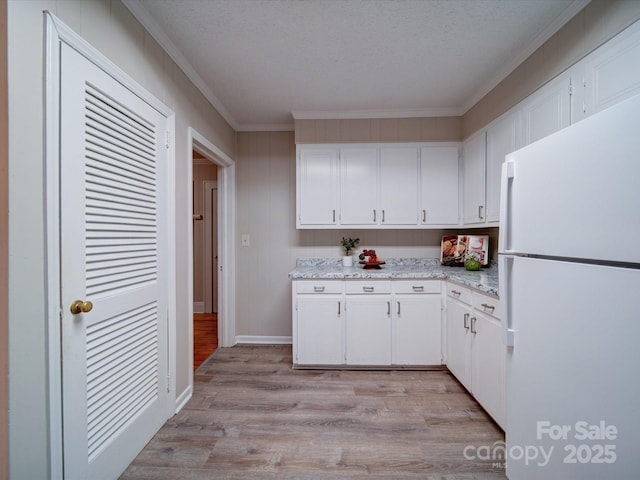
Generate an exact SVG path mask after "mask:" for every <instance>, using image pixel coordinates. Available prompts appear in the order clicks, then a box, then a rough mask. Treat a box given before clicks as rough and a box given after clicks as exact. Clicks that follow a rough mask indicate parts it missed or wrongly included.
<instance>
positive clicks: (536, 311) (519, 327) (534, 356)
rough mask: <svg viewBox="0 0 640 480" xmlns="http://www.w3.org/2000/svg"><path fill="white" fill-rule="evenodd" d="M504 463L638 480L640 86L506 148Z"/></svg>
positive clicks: (511, 469)
mask: <svg viewBox="0 0 640 480" xmlns="http://www.w3.org/2000/svg"><path fill="white" fill-rule="evenodd" d="M499 271H500V299H501V301H503V302H504V303H503V306H504V309H505V317H506V318H505V319H503V340H504V342H505V345H507V347H508V348H507V369H506V375H507V377H506V406H507V416H506V464H507V467H506V473H507V477H508V478H509V479H511V480H530V479H561V480H569V479H576V480H577V479H579V480H586V479H598V480H600V479H612V480H613V479H615V480H624V479H640V96H636V97H633V98H631V99H628V100H626V101H624V102H622V103H620V104H618V105H616V106H613V107H611V108H609V109H607V110H604V111H602V112H600V113H598V114H596V115H593V116H592V117H588V118H587V119H585V120H583V121H581V122H578V123H576V124H574V125H572V126H570V127H568V128H566V129H564V130H562V131H560V132H557V133H555V134H553V135H550V136H549V137H546V138H544V139H542V140H540V141H538V142H536V143H533V144H531V145H529V146H527V147H525V148H523V149H521V150H518V151H516V152H514V153H512V154H510V155H508V156H507V158H506V160H505V163H504V164H503V169H502V185H501V223H500V237H499Z"/></svg>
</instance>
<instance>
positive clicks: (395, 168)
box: [380, 147, 418, 225]
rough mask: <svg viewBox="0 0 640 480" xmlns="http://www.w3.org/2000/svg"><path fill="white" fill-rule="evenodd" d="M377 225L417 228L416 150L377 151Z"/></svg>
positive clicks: (399, 148)
mask: <svg viewBox="0 0 640 480" xmlns="http://www.w3.org/2000/svg"><path fill="white" fill-rule="evenodd" d="M380 223H381V224H383V225H417V223H418V149H417V148H416V147H383V148H381V149H380Z"/></svg>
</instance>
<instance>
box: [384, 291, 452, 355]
mask: <svg viewBox="0 0 640 480" xmlns="http://www.w3.org/2000/svg"><path fill="white" fill-rule="evenodd" d="M394 292H395V295H394V302H393V305H392V314H393V318H392V332H391V339H392V346H391V363H392V364H393V365H441V364H442V297H441V295H440V282H433V281H431V282H411V281H398V282H395V283H394Z"/></svg>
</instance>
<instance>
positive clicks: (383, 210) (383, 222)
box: [382, 210, 384, 223]
mask: <svg viewBox="0 0 640 480" xmlns="http://www.w3.org/2000/svg"><path fill="white" fill-rule="evenodd" d="M382 223H384V210H382Z"/></svg>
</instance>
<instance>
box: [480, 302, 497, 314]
mask: <svg viewBox="0 0 640 480" xmlns="http://www.w3.org/2000/svg"><path fill="white" fill-rule="evenodd" d="M482 306H483V307H484V308H485V309H487V310H491V313H493V311H494V310H495V309H496V307H494V306H493V305H489V304H487V303H483V304H482Z"/></svg>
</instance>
